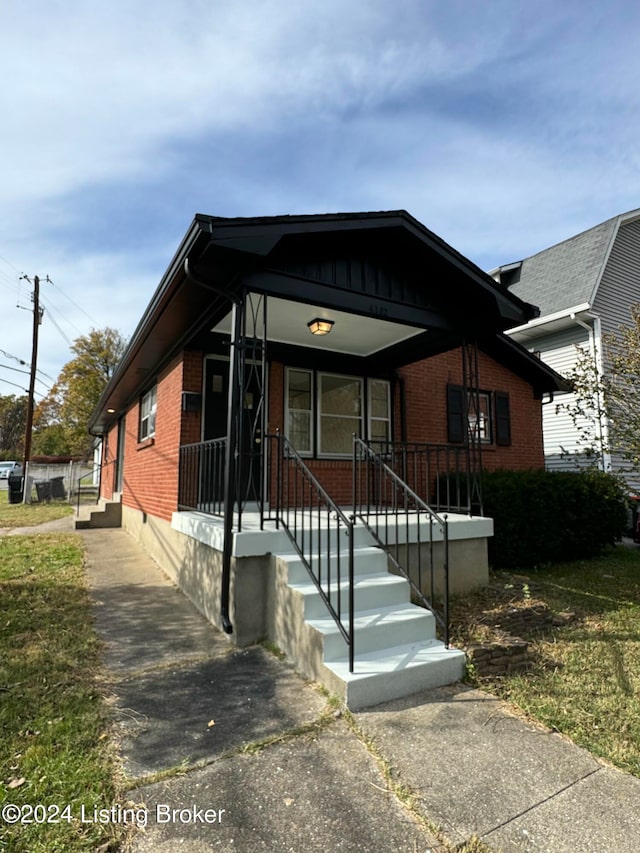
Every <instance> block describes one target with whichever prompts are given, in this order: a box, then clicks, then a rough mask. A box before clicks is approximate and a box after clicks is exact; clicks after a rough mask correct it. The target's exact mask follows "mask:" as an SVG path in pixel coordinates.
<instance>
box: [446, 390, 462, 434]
mask: <svg viewBox="0 0 640 853" xmlns="http://www.w3.org/2000/svg"><path fill="white" fill-rule="evenodd" d="M447 436H448V440H449V441H450V442H452V443H454V442H455V443H457V444H460V443H461V442H463V441H464V438H465V416H464V394H463V389H462V387H461V386H460V385H447Z"/></svg>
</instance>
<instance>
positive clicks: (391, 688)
mask: <svg viewBox="0 0 640 853" xmlns="http://www.w3.org/2000/svg"><path fill="white" fill-rule="evenodd" d="M337 564H338V560H337V557H336V556H335V555H332V556H328V555H327V556H326V557H323V560H322V570H323V584H322V586H323V590H324V591H325V592H326V591H327V584H326V576H327V574H328V573H330V576H331V578H332V583H331V585H330V601H331V605H332V607H333V608H334V610H336V611H338V612H339V613H340V615H341V618H342V620H343V624H345V626H346V624H347V623H348V606H349V603H348V595H349V578H348V554H347V552H346V551H344V550H343V551H341V553H340V573H341V576H340V583H339V584H338V582H337ZM275 565H276V568H277V571H276V578H277V589H278V592H277V594H276V599H277V616H276V618H275V625H276V628H275V634H274V638H275V639H276V641H277V642H278V644H279V645H280V646H281V647H282V648H283V649H284V651H286V653H287V654H288V655H289V657H291V658H292V660H293V661H294V663H295V664H296V665H297V666H298V667H299V669H300V670H301V671H302V672H303V673H304V674H305V675H306V676H308V677H311V678H315V679H317V680H319V681H321V682H322V683H323V684H324V685H325V686H326V687H327V688H328V689H329V690H330V691H331V692H333V693H336V694H337V695H339V696H341V697H342V698H344V700H345V701H346V703H347V704H348V706H349V707H350V708H353V709H355V708H364V707H367V706H370V705H376V704H379V703H380V702H384V701H386V700H387V699H392V698H398V697H399V696H404V695H408V694H410V693H415V692H417V691H418V690H422V689H424V688H428V687H435V686H440V685H443V684H451V683H453V682H455V681H458V680H460V679H461V678H462V676H463V674H464V668H465V655H464V653H463V652H461V651H459V650H457V649H446V648H445V647H444V645H443V644H442V643H441V642H440V641H439V640H437V639H436V620H435V616H434V615H433V613H431V611H429V610H426V609H425V608H422V607H417V606H416V605H414V604H412V603H411V594H410V587H409V583H408V581H407V580H405V579H404V578H403V577H399V576H397V575H394V574H391V573H390V572H389V571H388V567H387V566H388V563H387V556H386V554H385V553H384V551H382V550H381V549H380V548H377V547H371V545H370V544H363V546H362V547H358V548H356V549H355V550H354V650H355V672H353V673H350V672H349V663H348V660H349V654H348V647H347V644H346V642H345V640H344V638H343V636H342V633H341V632H340V629H339V628H338V626H337V625H336V622H335V621H334V619H333V617H332V616H331V614H330V613H329V611H328V609H327V606H326V603H325V602H324V600H323V598H322V596H321V595H320V592H319V591H318V589H317V586H316V584H315V583H314V582H313V581H312V580H311V578H310V577H309V573H308V571H307V568H306V566H305V565H304V563H303V562H302V560H301V559H300V557H299V556H298V555H297V554H292V553H285V554H278V555H277V556H275Z"/></svg>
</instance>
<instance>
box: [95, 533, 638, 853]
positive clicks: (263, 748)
mask: <svg viewBox="0 0 640 853" xmlns="http://www.w3.org/2000/svg"><path fill="white" fill-rule="evenodd" d="M79 535H80V534H79ZM81 535H82V537H83V540H84V542H85V545H86V549H87V554H88V565H87V570H88V576H89V581H90V584H91V589H92V595H93V597H94V599H95V618H96V627H97V630H98V632H99V633H100V634H101V636H102V637H103V638H104V641H105V657H104V661H105V666H106V668H107V677H108V683H109V689H110V692H111V696H112V700H111V701H112V704H113V709H114V713H115V718H116V732H117V736H118V739H119V748H120V751H121V755H122V763H123V769H124V771H125V772H126V774H127V776H128V778H129V780H130V781H129V786H130V791H129V792H128V795H127V796H128V798H129V799H130V801H131V802H133V803H135V804H137V805H138V806H139V807H140V809H141V811H140V818H141V819H140V821H139V823H145V822H146V824H147V825H146V827H144V828H141V829H140V830H139V831H137V832H136V833H135V835H134V838H133V842H132V850H133V851H135V853H147V851H149V853H151V851H153V853H164V851H166V853H173V851H176V850H180V851H184V853H207V851H239V853H256V851H270V853H274V851H282V853H284V851H293V853H303V851H304V853H315V851H317V853H326V851H367V853H368V851H371V853H377V851H407V852H408V853H409V851H411V853H414V851H422V853H426V851H448V850H454V849H457V847H458V845H463V844H464V842H465V841H467V840H469V839H470V838H471V837H472V836H474V835H475V834H477V835H478V836H479V837H480V839H481V840H482V841H483V843H484V844H485V845H486V847H487V848H488V849H489V850H491V851H494V853H516V851H517V852H518V853H521V851H527V853H529V851H531V853H533V851H536V853H538V852H539V853H542V851H546V853H564V851H566V853H591V851H593V853H609V851H611V853H613V851H615V852H616V853H625V851H629V853H636V851H637V850H638V849H640V779H637V778H635V777H632V776H629V775H627V774H625V773H622V772H620V771H618V770H615V769H612V768H609V767H605V766H604V765H603V764H601V763H600V762H598V761H597V760H596V759H595V758H594V757H593V756H591V755H590V754H589V753H588V752H586V751H585V750H583V749H580V748H578V747H576V746H574V745H573V744H572V743H570V742H569V741H568V740H566V739H564V738H563V737H561V736H559V735H557V734H553V733H550V732H548V731H546V730H544V729H542V728H538V727H536V726H533V725H529V724H527V723H525V722H523V721H522V720H520V719H518V718H516V717H515V716H513V715H511V714H510V713H509V712H508V710H507V709H506V707H505V706H504V705H503V704H502V703H500V702H499V701H498V700H496V699H494V698H492V697H490V696H488V695H486V694H484V693H482V692H480V691H477V690H470V689H466V688H464V687H462V686H456V687H453V688H446V689H439V690H432V691H429V692H426V693H422V694H417V695H415V696H412V697H410V698H407V699H404V700H397V701H394V702H391V703H388V704H385V705H382V706H378V707H376V708H373V709H371V710H368V711H363V712H359V713H357V714H355V715H353V717H350V715H348V714H344V713H342V712H341V711H340V710H339V709H337V708H336V706H335V705H333V704H331V703H329V702H328V701H327V698H326V697H325V696H324V695H323V694H322V693H321V692H319V691H318V690H316V689H315V688H314V687H313V686H312V685H309V684H307V683H305V682H304V681H303V680H302V679H300V678H299V677H298V676H297V675H296V673H294V672H293V671H292V670H291V669H290V668H289V667H288V666H287V665H286V663H283V662H281V661H279V660H278V659H277V658H276V657H274V656H273V655H271V654H270V653H269V652H267V651H265V650H264V649H263V648H260V647H253V648H250V649H246V650H241V651H237V650H236V651H234V650H233V649H232V648H231V647H230V645H229V643H228V640H227V639H226V638H225V637H223V636H222V635H220V634H219V633H218V632H217V631H215V629H213V628H212V627H211V626H210V625H209V624H208V623H207V622H206V621H205V620H204V619H203V618H202V617H201V616H200V615H199V614H198V613H197V612H196V611H195V610H194V608H193V607H192V605H191V604H190V603H189V602H188V601H187V599H186V598H185V597H184V596H183V595H182V594H181V593H180V592H179V591H177V590H176V588H175V587H174V586H172V584H171V583H170V582H169V581H168V580H167V579H166V578H165V577H164V575H163V574H162V573H161V572H160V571H159V569H158V568H157V567H156V565H155V564H154V563H153V562H152V561H151V560H150V559H149V558H148V557H146V555H145V554H144V553H143V552H142V551H141V550H140V548H139V546H138V545H137V544H136V543H135V542H134V540H133V539H131V538H130V537H129V536H128V535H127V534H126V533H125V532H123V531H122V530H87V531H83V532H82V534H81ZM385 769H386V772H383V770H385ZM164 771H170V772H169V773H168V774H166V773H165V772H164ZM159 774H162V775H159ZM401 797H402V799H401Z"/></svg>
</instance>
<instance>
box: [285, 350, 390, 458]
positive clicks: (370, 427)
mask: <svg viewBox="0 0 640 853" xmlns="http://www.w3.org/2000/svg"><path fill="white" fill-rule="evenodd" d="M365 390H366V399H365ZM365 413H366V417H365ZM285 418H286V420H285V423H286V430H287V433H286V434H287V438H288V439H289V441H290V442H291V443H292V444H293V446H294V447H295V449H296V450H297V451H298V453H300V454H301V455H302V456H313V455H314V454H317V455H318V456H350V455H351V454H352V452H353V435H354V433H355V434H356V435H358V436H363V435H365V433H366V437H367V438H368V439H370V440H371V441H376V442H380V443H383V442H387V441H389V440H390V438H391V402H390V384H389V382H387V381H386V380H384V379H369V380H368V381H367V383H366V385H365V381H364V379H362V378H360V377H358V376H343V375H341V374H337V373H317V374H315V373H314V372H313V371H312V370H303V369H298V368H291V367H290V368H287V371H286V383H285Z"/></svg>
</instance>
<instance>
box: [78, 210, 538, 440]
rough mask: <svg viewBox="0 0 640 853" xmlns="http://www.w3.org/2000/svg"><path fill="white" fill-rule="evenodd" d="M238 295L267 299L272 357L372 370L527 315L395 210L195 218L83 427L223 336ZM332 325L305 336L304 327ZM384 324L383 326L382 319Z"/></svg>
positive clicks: (98, 423)
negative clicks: (326, 320)
mask: <svg viewBox="0 0 640 853" xmlns="http://www.w3.org/2000/svg"><path fill="white" fill-rule="evenodd" d="M244 290H247V291H255V292H258V293H263V294H265V295H266V296H267V297H268V299H269V301H270V315H269V320H268V326H269V328H268V333H269V340H271V341H273V344H274V349H275V348H277V349H278V350H280V351H285V350H287V349H288V348H290V347H291V348H292V347H296V348H298V349H299V347H300V346H304V347H305V348H306V349H308V350H309V352H310V353H313V352H314V350H316V351H317V350H319V349H324V350H325V351H326V352H327V357H329V353H333V358H334V359H335V358H337V359H339V358H341V357H342V358H347V357H353V358H354V359H355V358H362V359H363V361H364V360H366V361H367V362H368V363H369V365H370V366H371V367H372V368H373V367H376V368H377V367H379V366H381V367H387V368H388V367H391V366H392V365H398V364H403V363H408V362H409V361H416V360H418V359H420V358H425V357H427V356H428V355H433V354H435V353H437V352H442V351H443V350H445V349H451V348H453V347H455V346H457V345H459V342H460V337H461V335H462V334H464V333H465V332H471V333H472V334H473V335H476V334H477V335H480V336H489V337H491V336H495V334H496V333H497V332H500V331H501V330H503V329H506V328H510V327H513V326H516V325H519V324H522V323H526V322H527V321H528V320H529V319H531V317H533V316H535V315H536V311H535V309H534V308H533V306H531V305H528V304H527V303H524V302H522V301H521V300H519V299H517V298H516V297H515V296H513V294H510V293H509V292H508V291H506V290H504V289H503V288H501V287H500V286H499V285H497V284H496V282H495V281H494V280H493V279H491V278H490V277H489V276H487V275H486V274H485V273H484V272H482V270H480V269H479V268H478V267H476V266H475V265H474V264H472V263H471V262H470V261H469V260H468V259H466V258H464V257H463V256H462V255H460V254H459V253H458V252H456V251H455V250H454V249H453V248H452V247H451V246H448V245H447V244H446V243H445V242H444V241H443V240H442V239H441V238H439V237H438V236H437V235H435V234H434V233H433V232H431V231H429V230H428V229H427V228H425V226H424V225H422V224H421V223H420V222H418V221H417V220H416V219H414V218H413V217H412V216H410V215H409V214H408V213H407V212H406V211H403V210H399V211H380V212H369V213H347V214H322V215H317V216H275V217H266V218H260V217H258V218H251V219H243V218H237V219H225V218H221V217H211V216H203V215H201V214H197V215H196V217H195V219H194V220H193V222H192V224H191V226H190V228H189V230H188V231H187V233H186V234H185V237H184V239H183V240H182V242H181V244H180V246H179V248H178V250H177V252H176V254H175V256H174V257H173V259H172V261H171V263H170V264H169V267H168V269H167V271H166V272H165V274H164V276H163V278H162V280H161V282H160V284H159V286H158V289H157V290H156V292H155V293H154V295H153V297H152V299H151V302H150V304H149V306H148V308H147V310H146V311H145V313H144V315H143V317H142V318H141V320H140V323H139V325H138V327H137V328H136V330H135V332H134V333H133V336H132V339H131V341H130V343H129V346H128V348H127V351H126V352H125V354H124V356H123V358H122V361H121V362H120V364H119V365H118V368H117V370H116V373H115V375H114V376H113V377H112V379H111V380H110V382H109V384H108V385H107V388H106V389H105V392H104V394H103V396H102V398H101V400H100V402H99V403H98V406H97V407H96V409H95V411H94V412H93V414H92V416H91V418H90V421H89V430H90V431H91V432H93V433H94V434H96V433H101V432H103V431H105V430H106V429H108V428H109V427H110V425H111V424H112V423H113V422H114V420H115V419H116V418H117V417H118V415H119V414H122V413H123V412H124V411H126V409H127V408H128V406H130V405H131V403H132V402H133V401H135V400H136V399H137V397H138V396H139V394H140V393H141V392H142V391H144V390H145V389H146V388H148V387H149V383H150V382H153V381H154V379H155V377H156V376H157V375H158V373H159V371H160V370H162V369H163V368H164V367H165V366H166V365H167V364H169V363H170V361H171V359H173V358H175V357H176V356H177V355H178V354H179V353H180V352H181V350H182V349H184V348H185V347H187V346H189V345H190V344H192V343H193V342H194V340H195V338H196V337H197V336H198V335H201V334H202V333H204V332H205V330H206V331H207V333H208V334H210V332H209V330H210V329H212V328H216V329H217V330H219V331H225V329H227V328H228V327H227V326H225V325H224V324H225V323H228V320H227V315H228V312H229V305H230V302H231V301H232V300H234V299H237V298H239V297H240V296H241V294H242V292H243V291H244ZM325 312H327V313H328V316H329V317H330V318H331V319H334V320H335V327H334V329H333V331H332V332H331V334H329V335H328V336H327V337H326V338H325V339H324V340H319V339H317V338H316V339H314V338H313V336H312V335H311V334H310V333H309V332H308V330H307V326H306V324H307V322H308V321H309V320H311V319H313V317H315V316H320V317H322V316H327V313H325ZM382 318H385V319H382Z"/></svg>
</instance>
